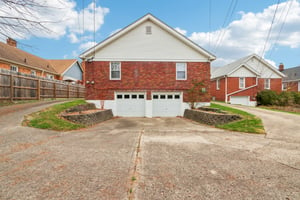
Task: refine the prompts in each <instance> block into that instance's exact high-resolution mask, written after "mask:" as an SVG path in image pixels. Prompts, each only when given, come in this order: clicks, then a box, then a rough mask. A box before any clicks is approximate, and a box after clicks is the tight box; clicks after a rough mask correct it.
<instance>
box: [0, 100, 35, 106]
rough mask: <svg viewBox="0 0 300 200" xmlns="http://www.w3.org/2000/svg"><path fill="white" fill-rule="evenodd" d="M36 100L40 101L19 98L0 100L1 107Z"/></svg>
mask: <svg viewBox="0 0 300 200" xmlns="http://www.w3.org/2000/svg"><path fill="white" fill-rule="evenodd" d="M34 102H38V100H18V101H9V100H3V101H0V107H3V106H10V105H17V104H25V103H34Z"/></svg>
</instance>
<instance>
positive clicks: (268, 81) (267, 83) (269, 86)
mask: <svg viewBox="0 0 300 200" xmlns="http://www.w3.org/2000/svg"><path fill="white" fill-rule="evenodd" d="M264 86H265V89H270V88H271V80H270V79H269V78H266V79H265V81H264Z"/></svg>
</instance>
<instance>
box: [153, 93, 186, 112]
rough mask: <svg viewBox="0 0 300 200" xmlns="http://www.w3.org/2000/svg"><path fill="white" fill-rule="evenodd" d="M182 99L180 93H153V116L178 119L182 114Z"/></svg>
mask: <svg viewBox="0 0 300 200" xmlns="http://www.w3.org/2000/svg"><path fill="white" fill-rule="evenodd" d="M181 104H182V99H181V95H180V93H153V94H152V116H153V117H176V116H179V115H180V114H181V113H180V112H181Z"/></svg>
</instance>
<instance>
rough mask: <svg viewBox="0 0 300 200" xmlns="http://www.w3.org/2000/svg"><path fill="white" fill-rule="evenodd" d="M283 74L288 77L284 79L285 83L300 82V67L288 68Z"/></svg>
mask: <svg viewBox="0 0 300 200" xmlns="http://www.w3.org/2000/svg"><path fill="white" fill-rule="evenodd" d="M282 73H283V74H285V75H286V77H285V78H284V79H283V81H298V80H300V66H298V67H293V68H288V69H285V70H284V71H282Z"/></svg>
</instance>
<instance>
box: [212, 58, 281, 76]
mask: <svg viewBox="0 0 300 200" xmlns="http://www.w3.org/2000/svg"><path fill="white" fill-rule="evenodd" d="M252 58H256V59H257V60H259V62H261V63H262V64H264V65H265V66H267V67H269V68H270V69H271V70H272V71H274V72H275V73H276V74H278V75H279V76H281V77H284V76H285V75H284V74H282V73H281V72H279V71H278V70H277V69H276V68H275V67H273V66H272V65H271V64H269V63H268V62H267V61H266V60H265V59H263V58H262V57H260V56H258V55H257V54H251V55H249V56H246V57H243V58H240V59H238V60H236V61H234V62H232V63H229V64H227V65H225V66H224V67H219V68H218V69H216V70H215V71H212V74H211V78H212V79H215V78H219V77H223V76H228V75H230V74H231V73H233V72H235V71H236V70H238V69H239V68H241V67H246V68H247V69H248V70H250V71H251V72H253V73H254V74H256V75H258V76H259V75H260V73H259V72H258V71H257V70H255V69H253V68H252V67H251V66H249V65H248V64H247V61H249V60H250V59H252Z"/></svg>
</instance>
